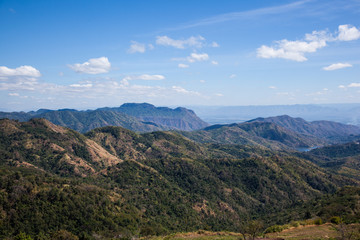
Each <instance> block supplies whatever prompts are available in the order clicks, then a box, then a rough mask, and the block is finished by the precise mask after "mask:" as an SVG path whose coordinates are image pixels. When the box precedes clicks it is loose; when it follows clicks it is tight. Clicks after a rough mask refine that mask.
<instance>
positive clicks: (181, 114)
mask: <svg viewBox="0 0 360 240" xmlns="http://www.w3.org/2000/svg"><path fill="white" fill-rule="evenodd" d="M0 118H9V119H16V120H19V121H28V120H30V119H31V118H45V119H48V120H50V121H52V122H53V123H55V124H58V125H61V126H64V127H69V128H72V129H74V130H76V131H79V132H82V133H85V132H87V131H90V130H92V129H94V128H97V127H104V126H122V127H125V128H128V129H130V130H133V131H138V132H151V131H161V130H170V129H176V130H185V131H190V130H194V129H200V128H203V127H206V126H208V124H207V123H205V122H204V121H202V120H201V119H200V118H199V117H198V116H197V115H196V114H195V113H194V112H193V111H192V110H189V109H186V108H182V107H178V108H175V109H171V108H167V107H155V106H154V105H152V104H149V103H126V104H123V105H121V106H120V107H115V108H108V107H106V108H98V109H96V110H86V111H78V110H75V109H68V108H65V109H58V110H49V109H39V110H37V111H30V112H27V113H25V112H10V113H9V112H0Z"/></svg>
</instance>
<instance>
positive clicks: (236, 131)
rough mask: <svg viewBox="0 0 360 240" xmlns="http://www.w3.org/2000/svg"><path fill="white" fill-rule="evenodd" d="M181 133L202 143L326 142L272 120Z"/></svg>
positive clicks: (294, 145)
mask: <svg viewBox="0 0 360 240" xmlns="http://www.w3.org/2000/svg"><path fill="white" fill-rule="evenodd" d="M181 134H183V135H184V136H186V137H188V138H190V139H192V140H194V141H196V142H201V143H221V144H243V145H254V146H265V147H268V148H271V149H289V148H292V149H295V148H307V147H311V146H316V145H321V144H324V143H325V142H324V141H323V140H321V139H319V138H316V137H314V136H305V135H303V134H300V133H296V132H294V131H291V130H289V129H286V128H284V127H281V126H279V125H277V124H274V123H271V122H259V121H254V122H246V123H239V124H229V125H213V126H210V127H207V128H204V129H202V130H198V131H192V132H181Z"/></svg>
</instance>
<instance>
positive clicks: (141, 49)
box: [128, 41, 146, 53]
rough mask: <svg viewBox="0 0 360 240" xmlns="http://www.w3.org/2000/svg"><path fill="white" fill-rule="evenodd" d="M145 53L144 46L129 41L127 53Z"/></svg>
mask: <svg viewBox="0 0 360 240" xmlns="http://www.w3.org/2000/svg"><path fill="white" fill-rule="evenodd" d="M145 51H146V47H145V44H143V43H138V42H136V41H131V45H130V48H129V49H128V53H137V52H138V53H144V52H145Z"/></svg>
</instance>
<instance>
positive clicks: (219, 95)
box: [215, 93, 224, 97]
mask: <svg viewBox="0 0 360 240" xmlns="http://www.w3.org/2000/svg"><path fill="white" fill-rule="evenodd" d="M215 96H217V97H223V96H224V94H222V93H215Z"/></svg>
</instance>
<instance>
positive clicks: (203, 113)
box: [190, 104, 360, 125]
mask: <svg viewBox="0 0 360 240" xmlns="http://www.w3.org/2000/svg"><path fill="white" fill-rule="evenodd" d="M190 108H191V109H193V110H194V111H195V112H196V114H197V115H198V116H199V117H200V118H201V119H203V120H205V121H206V122H208V123H211V124H226V123H234V122H245V121H249V120H251V119H254V118H258V117H263V118H266V117H271V116H279V115H289V116H292V117H301V118H303V119H305V120H307V121H317V120H328V121H335V122H340V123H344V124H353V125H359V124H360V104H296V105H267V106H265V105H264V106H190Z"/></svg>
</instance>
